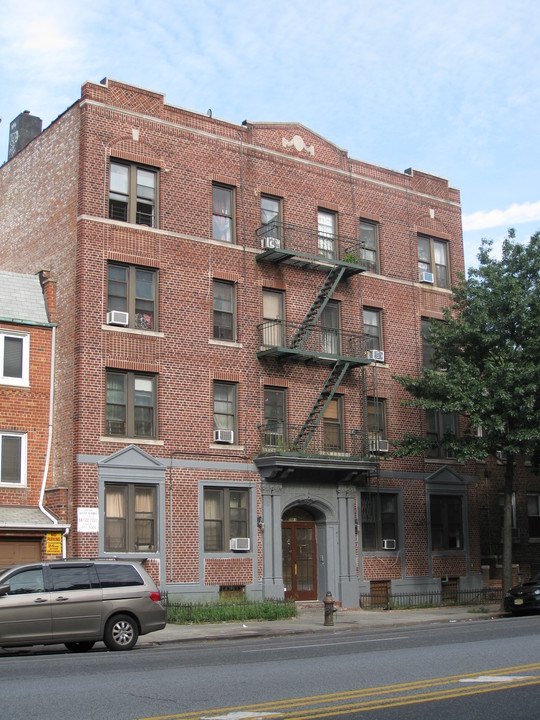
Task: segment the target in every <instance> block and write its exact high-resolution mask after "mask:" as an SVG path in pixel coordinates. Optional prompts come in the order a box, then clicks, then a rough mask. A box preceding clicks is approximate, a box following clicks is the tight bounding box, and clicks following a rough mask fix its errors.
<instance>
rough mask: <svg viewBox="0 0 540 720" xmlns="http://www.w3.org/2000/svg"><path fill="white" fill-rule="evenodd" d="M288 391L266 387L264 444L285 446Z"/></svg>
mask: <svg viewBox="0 0 540 720" xmlns="http://www.w3.org/2000/svg"><path fill="white" fill-rule="evenodd" d="M286 417H287V391H286V390H285V389H283V388H275V387H266V388H264V445H265V446H271V447H283V446H284V444H285V442H286V440H287V424H286Z"/></svg>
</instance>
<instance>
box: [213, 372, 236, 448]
mask: <svg viewBox="0 0 540 720" xmlns="http://www.w3.org/2000/svg"><path fill="white" fill-rule="evenodd" d="M218 388H226V389H227V394H228V395H229V393H230V397H229V396H228V397H227V398H219V397H217V393H216V389H218ZM218 403H226V404H227V405H230V411H229V412H218V410H217V409H216V408H217V404H218ZM212 410H213V428H214V430H232V431H233V433H234V443H233V444H235V445H236V444H238V383H235V382H228V381H226V380H214V382H213V385H212ZM217 418H220V419H221V420H220V421H219V422H216V420H217ZM224 418H226V422H225V423H224V422H223V419H224Z"/></svg>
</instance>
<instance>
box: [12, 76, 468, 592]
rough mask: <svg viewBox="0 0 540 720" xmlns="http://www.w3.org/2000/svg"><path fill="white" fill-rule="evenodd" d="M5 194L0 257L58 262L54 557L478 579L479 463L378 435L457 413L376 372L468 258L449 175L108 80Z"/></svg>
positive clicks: (308, 577) (419, 585) (402, 365)
mask: <svg viewBox="0 0 540 720" xmlns="http://www.w3.org/2000/svg"><path fill="white" fill-rule="evenodd" d="M0 198H1V200H0V202H1V203H2V219H1V220H0V267H2V268H4V269H6V270H11V271H16V272H35V271H36V270H39V269H40V268H42V267H48V268H50V270H51V272H52V274H53V277H54V278H55V279H56V280H57V287H58V290H57V322H58V332H57V359H56V367H57V370H56V373H55V378H56V382H55V414H54V465H53V472H52V478H51V488H50V492H51V493H54V492H55V490H57V489H58V490H60V489H62V488H65V487H67V488H69V494H68V500H67V516H66V517H67V519H68V521H69V522H70V523H71V532H70V534H69V536H68V543H69V553H70V554H72V555H78V556H84V555H87V554H92V555H96V554H99V555H107V554H114V555H128V556H130V557H138V558H142V559H144V560H145V562H146V566H147V567H148V568H149V569H150V571H151V572H152V573H153V574H154V575H155V577H156V578H157V579H158V580H159V581H160V583H161V584H162V586H166V587H167V588H168V590H169V591H170V592H172V593H174V594H177V595H181V596H183V597H187V596H190V597H197V598H203V597H206V598H212V597H216V596H217V595H218V594H219V593H220V592H225V591H226V590H227V589H229V588H235V589H238V588H242V589H244V590H245V592H246V594H247V595H249V596H250V597H255V598H256V597H283V595H284V594H285V595H286V596H293V597H296V598H304V599H316V598H321V597H323V596H324V594H325V593H326V591H327V590H331V592H332V593H333V594H334V596H335V597H336V598H337V599H338V600H339V601H340V602H342V603H343V604H344V605H348V606H354V605H358V598H359V593H360V592H366V591H369V589H370V586H371V587H372V588H375V587H377V588H380V585H381V584H382V585H385V586H386V587H392V589H393V590H394V591H396V592H397V591H400V590H403V589H413V590H424V589H430V590H432V589H435V590H437V589H440V587H441V583H442V582H444V581H446V580H447V579H448V578H450V579H453V580H454V581H455V582H456V583H459V584H460V585H461V586H462V587H465V588H474V587H478V586H479V585H480V584H481V582H482V581H481V567H480V537H479V530H478V528H479V525H478V513H479V499H478V493H477V491H476V487H477V478H476V467H475V466H474V465H462V464H460V465H456V464H455V463H453V462H452V460H449V459H448V458H443V457H437V456H434V457H430V458H407V459H404V460H394V459H390V458H389V454H388V449H389V447H391V440H392V438H397V437H399V436H400V435H401V434H402V433H403V432H404V431H406V430H423V431H424V430H425V431H426V432H430V433H432V434H435V435H436V434H438V433H441V432H443V431H446V430H448V428H449V426H452V427H454V429H455V430H456V431H458V423H457V421H455V420H454V418H442V417H437V416H433V417H429V418H427V419H426V418H425V417H424V415H423V414H421V413H420V412H419V411H417V410H412V409H406V408H404V407H402V404H401V401H402V399H403V394H402V390H401V389H400V386H399V385H398V384H397V383H396V382H395V381H394V380H393V378H392V375H393V374H394V373H397V374H405V373H407V372H413V373H414V372H417V371H418V369H419V367H420V366H421V364H422V362H423V361H424V358H423V352H424V350H425V348H424V347H423V344H422V324H423V323H425V322H428V321H429V320H430V319H440V318H442V310H443V307H444V306H445V305H447V304H448V303H449V301H450V284H451V282H452V281H453V280H454V279H455V278H456V273H457V272H463V271H464V260H463V248H462V235H461V208H460V198H459V192H458V191H457V190H455V189H453V188H451V187H450V186H449V184H448V182H447V181H446V180H444V179H442V178H438V177H435V176H432V175H428V174H425V173H422V172H417V171H413V170H409V171H406V172H405V173H401V172H395V171H392V170H387V169H385V168H381V167H377V166H374V165H369V164H367V163H363V162H361V161H359V160H356V159H353V158H350V157H349V156H348V154H347V152H346V151H345V150H342V149H340V148H338V147H337V146H336V145H334V144H332V143H331V142H329V141H328V140H326V139H325V138H322V137H320V136H319V135H317V134H316V133H314V132H313V131H311V130H309V129H308V128H306V127H303V126H302V125H299V124H294V123H250V122H244V123H242V124H241V125H237V124H235V123H230V122H223V121H221V120H217V119H212V118H210V117H207V116H205V115H200V114H197V113H193V112H188V111H186V110H183V109H181V108H177V107H173V106H170V105H167V104H166V103H165V100H164V97H163V96H162V95H161V94H159V93H153V92H149V91H147V90H143V89H140V88H136V87H132V86H128V85H125V84H122V83H119V82H114V81H111V80H107V79H105V80H104V81H103V82H102V83H100V84H94V83H87V84H85V85H84V86H83V87H82V94H81V99H80V100H78V101H76V102H75V103H74V104H73V105H72V106H71V107H70V108H68V109H67V110H66V111H65V112H64V113H63V114H62V115H61V116H60V117H59V118H58V119H57V120H56V121H55V122H54V123H52V125H51V126H50V127H48V128H47V129H46V130H45V131H43V132H42V133H41V134H40V135H39V136H37V137H36V138H35V139H34V140H33V141H31V142H30V144H29V145H28V146H27V147H25V148H24V149H23V150H21V151H20V152H19V153H18V154H16V155H15V156H14V157H12V158H11V159H10V161H9V162H8V163H6V164H5V165H4V166H3V167H2V168H1V169H0ZM452 424H454V425H452Z"/></svg>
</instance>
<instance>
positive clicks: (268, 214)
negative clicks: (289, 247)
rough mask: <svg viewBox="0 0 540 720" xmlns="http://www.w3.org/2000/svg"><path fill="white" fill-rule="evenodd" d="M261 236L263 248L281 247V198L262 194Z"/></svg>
mask: <svg viewBox="0 0 540 720" xmlns="http://www.w3.org/2000/svg"><path fill="white" fill-rule="evenodd" d="M261 238H262V244H263V249H265V248H279V247H281V244H282V225H281V200H280V199H279V198H276V197H271V196H270V195H261Z"/></svg>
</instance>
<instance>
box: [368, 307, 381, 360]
mask: <svg viewBox="0 0 540 720" xmlns="http://www.w3.org/2000/svg"><path fill="white" fill-rule="evenodd" d="M364 335H365V342H366V350H382V349H383V346H382V332H381V311H380V310H375V309H373V308H364Z"/></svg>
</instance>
